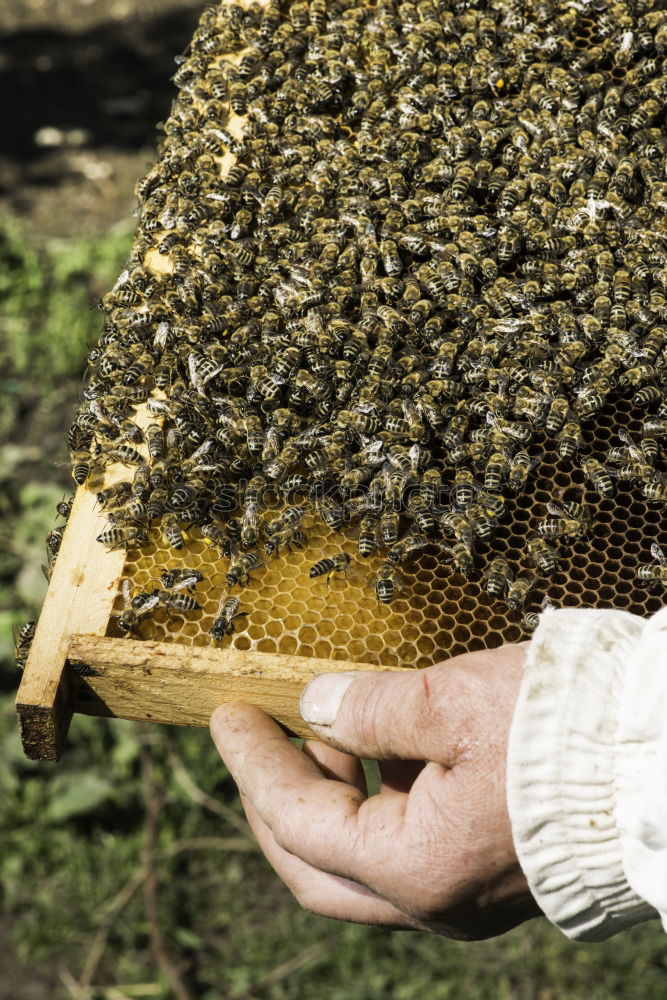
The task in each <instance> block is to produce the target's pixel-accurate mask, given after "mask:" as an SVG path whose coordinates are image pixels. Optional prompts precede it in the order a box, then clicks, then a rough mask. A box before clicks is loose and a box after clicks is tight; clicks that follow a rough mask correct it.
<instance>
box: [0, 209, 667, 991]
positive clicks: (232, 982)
mask: <svg viewBox="0 0 667 1000" xmlns="http://www.w3.org/2000/svg"><path fill="white" fill-rule="evenodd" d="M128 246H129V233H128V231H127V229H125V230H117V231H114V232H112V233H111V234H108V235H106V236H104V237H103V238H101V239H99V240H90V241H81V242H78V243H74V244H69V243H63V242H53V243H48V244H46V245H45V246H40V247H35V246H34V245H33V244H31V243H30V241H28V240H27V238H26V237H25V236H24V235H23V234H22V232H21V230H20V228H19V227H18V226H17V225H16V224H14V225H13V226H11V227H9V228H7V227H5V229H4V230H3V231H2V232H1V233H0V322H1V323H2V324H3V327H6V328H7V330H8V331H9V334H8V336H7V338H5V339H3V341H2V348H1V351H2V355H1V356H0V362H2V371H3V376H2V377H3V378H4V386H5V392H4V393H2V394H0V524H1V527H0V533H1V534H2V540H3V544H2V545H0V629H2V637H1V639H0V839H1V842H2V850H1V851H0V938H1V937H2V934H3V931H4V934H5V936H8V937H9V939H10V941H11V953H13V956H12V959H11V961H9V958H8V957H7V956H5V959H4V968H3V973H2V983H1V984H0V997H2V996H3V993H2V988H3V986H4V988H5V989H7V990H8V992H7V994H6V995H7V996H8V997H9V996H11V998H12V1000H28V997H31V998H34V997H35V996H36V994H35V993H34V992H29V991H30V990H31V989H33V987H34V984H33V987H31V986H30V985H29V983H30V980H31V978H32V977H34V975H35V974H37V973H38V974H39V976H40V977H41V980H43V983H44V992H43V993H42V994H41V996H43V997H44V998H48V1000H56V998H61V997H62V998H66V997H76V998H77V1000H81V997H85V998H87V1000H122V997H130V998H131V997H151V998H153V1000H171V998H172V997H173V996H174V995H175V994H174V992H173V987H172V986H170V984H169V977H168V974H167V972H166V971H165V970H166V966H165V965H164V963H163V962H162V963H161V962H160V961H158V960H157V958H156V948H155V944H154V940H153V943H151V939H152V933H151V932H153V937H154V932H155V924H156V921H157V926H158V928H159V934H160V937H161V946H162V950H163V952H164V953H165V954H167V955H168V956H169V959H170V961H171V963H172V966H173V967H175V968H176V970H177V973H178V975H179V977H180V978H181V980H182V981H183V982H184V983H185V985H186V988H187V989H188V991H189V993H190V995H191V997H192V1000H223V998H228V1000H250V998H253V997H255V998H257V1000H311V998H312V1000H384V998H387V997H392V998H394V1000H424V998H428V1000H459V998H465V1000H488V998H497V1000H610V998H614V1000H662V998H663V997H664V996H665V995H667V945H666V941H667V939H666V938H665V936H664V933H663V932H662V930H661V929H660V928H659V927H658V926H657V925H656V924H651V925H643V926H641V927H637V928H635V929H634V930H633V931H631V932H629V933H626V934H624V935H622V936H621V937H619V938H617V939H614V940H613V941H611V942H608V943H606V944H602V945H597V946H585V945H579V944H572V943H570V942H568V941H567V940H566V939H565V938H564V937H563V936H562V935H561V934H560V933H559V932H558V931H556V930H555V929H553V928H552V927H550V926H549V925H548V924H547V923H546V922H545V921H533V922H532V923H530V924H527V925H525V926H524V927H521V928H518V929H517V930H515V931H513V932H511V933H510V934H508V935H506V936H505V937H503V938H500V939H497V940H495V941H490V942H485V943H481V944H473V945H465V944H460V943H457V942H450V941H446V940H442V939H437V938H432V937H429V936H427V935H423V934H414V933H398V932H385V931H382V930H380V929H376V928H366V927H357V926H353V925H344V924H338V923H336V922H334V921H329V920H325V919H323V918H318V917H314V916H312V915H310V914H307V913H305V912H303V911H302V910H300V909H299V907H298V906H297V905H296V904H295V903H294V902H293V900H292V899H291V897H290V895H289V893H288V892H287V890H286V889H285V888H284V887H283V886H282V885H281V884H280V883H279V882H278V880H277V879H276V878H275V876H274V875H273V874H272V873H271V871H270V870H269V868H268V865H267V864H266V863H265V862H264V860H263V859H262V857H261V855H260V854H259V853H258V852H257V850H256V848H255V845H254V843H253V842H252V840H251V839H250V837H249V836H248V834H247V832H246V831H245V830H244V827H243V820H242V816H241V812H240V807H239V804H238V800H237V797H236V793H235V789H234V787H233V785H232V783H231V781H230V780H229V777H228V775H227V774H226V772H225V770H224V768H223V766H222V764H221V763H220V761H219V758H218V757H217V755H216V753H215V750H214V748H213V747H212V745H211V743H210V740H209V738H208V734H207V733H206V732H205V731H196V730H181V729H167V728H165V727H157V726H155V727H142V726H139V725H134V724H132V723H127V722H119V721H107V720H100V719H91V718H83V717H76V718H75V720H74V722H73V724H72V730H71V734H70V739H69V744H68V748H67V753H66V755H65V757H64V759H63V761H62V762H61V763H60V764H59V765H58V766H57V767H52V766H50V765H43V764H35V763H31V762H29V761H26V760H25V759H24V757H23V755H22V752H21V749H20V744H19V739H18V734H17V731H16V724H15V717H14V710H13V691H14V689H15V687H16V684H17V681H18V677H17V675H16V672H15V670H14V668H13V665H12V662H11V637H10V629H9V626H10V625H11V624H13V623H14V622H19V621H21V620H24V619H25V618H27V617H30V616H31V615H33V614H34V613H35V612H36V610H37V607H38V606H39V603H40V600H41V596H42V594H43V586H44V585H43V582H42V581H41V574H40V570H39V566H40V563H41V562H42V561H44V557H43V538H44V535H45V533H46V531H47V530H48V529H49V528H50V527H52V525H53V521H54V506H55V502H56V501H57V500H58V499H60V497H61V496H62V493H63V491H64V489H65V485H66V483H67V482H68V473H67V470H64V469H58V468H56V467H54V466H53V464H52V461H53V456H52V454H51V450H50V449H48V448H46V447H45V446H44V445H43V443H42V441H41V439H40V436H39V432H38V431H37V430H35V431H34V433H33V435H32V438H31V437H30V435H28V437H26V427H27V426H32V424H31V423H30V421H31V419H32V415H34V413H37V412H41V411H42V410H44V412H45V413H46V414H47V416H48V419H49V420H50V423H51V424H55V425H56V431H57V435H58V437H59V438H60V437H62V436H63V435H64V431H65V428H66V425H67V422H68V419H69V410H68V407H71V402H72V400H74V398H75V395H76V389H77V387H78V382H79V378H80V373H81V370H82V363H83V359H84V358H85V354H86V352H87V350H88V346H89V345H90V343H91V342H92V341H93V340H94V338H95V336H96V334H97V332H98V330H99V314H98V313H97V311H96V310H95V309H91V306H92V305H94V302H95V299H96V298H97V297H99V295H101V294H102V293H103V292H104V291H105V290H106V289H107V288H108V287H110V285H111V284H112V283H113V281H114V279H115V277H116V275H117V273H118V271H119V270H120V268H121V266H122V262H123V259H124V257H125V254H126V252H127V249H128ZM8 386H9V387H10V389H11V391H9V390H8V388H7V387H8ZM65 389H67V391H65ZM67 400H69V402H67ZM60 425H61V428H62V429H60ZM156 810H157V826H156V829H155V830H154V832H151V816H155V815H156ZM147 857H149V858H151V859H152V861H153V862H154V865H155V870H156V872H157V885H156V887H154V888H155V892H154V893H153V894H152V896H151V891H150V885H147V883H146V881H145V880H144V879H143V877H142V876H143V875H144V874H145V864H146V858H147ZM29 967H30V968H31V969H32V972H31V973H30V974H29V973H28V971H27V970H28V968H29ZM77 982H79V983H84V985H85V988H84V989H83V990H79V992H78V993H77V990H76V983H77ZM73 983H74V986H73V985H72V984H73ZM86 984H87V985H86ZM24 986H25V991H24ZM115 987H118V990H117V991H116V992H115V993H114V988H115Z"/></svg>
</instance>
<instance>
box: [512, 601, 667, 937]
mask: <svg viewBox="0 0 667 1000" xmlns="http://www.w3.org/2000/svg"><path fill="white" fill-rule="evenodd" d="M643 625H644V622H643V621H642V619H640V618H635V617H634V616H633V615H630V614H627V613H626V612H624V611H596V610H592V609H574V608H572V609H571V608H563V609H560V610H558V611H547V612H545V613H544V614H543V615H542V616H541V620H540V625H539V627H538V629H537V630H536V632H535V635H534V638H533V640H532V642H531V645H530V651H529V655H528V659H527V662H526V673H525V677H524V681H523V684H522V687H521V692H520V695H519V700H518V702H517V707H516V710H515V714H514V719H513V723H512V731H511V734H510V745H509V754H508V805H509V811H510V816H511V819H512V830H513V834H514V841H515V845H516V849H517V854H518V857H519V861H520V863H521V866H522V868H523V870H524V872H525V874H526V877H527V879H528V882H529V885H530V888H531V891H532V892H533V895H534V896H535V898H536V900H537V902H538V904H539V906H540V907H541V908H542V910H543V912H544V913H545V914H546V916H547V917H548V918H549V919H550V920H551V921H552V922H553V923H555V924H557V926H558V927H560V928H561V930H562V931H563V932H564V933H565V934H567V935H568V937H572V938H577V939H580V940H584V941H601V940H604V939H605V938H608V937H611V936H612V935H613V934H616V933H618V932H619V931H621V930H623V929H624V928H625V927H628V926H630V925H632V924H636V923H639V922H640V921H642V920H649V919H651V918H652V917H655V916H656V911H655V909H653V907H651V906H649V905H648V903H646V902H644V900H642V899H641V897H639V896H638V895H637V894H636V893H635V892H634V891H633V890H632V889H631V888H630V886H629V884H628V881H627V878H626V875H625V871H624V868H623V856H622V844H621V838H620V835H619V830H618V827H617V820H616V812H615V805H616V797H617V796H616V782H615V761H614V754H615V740H616V732H617V727H618V713H619V699H620V697H621V694H622V690H623V684H624V675H625V671H626V669H627V665H628V662H629V659H630V657H631V654H632V651H633V649H634V648H636V645H637V641H638V639H639V636H640V635H641V632H642V628H643Z"/></svg>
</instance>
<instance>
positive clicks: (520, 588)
mask: <svg viewBox="0 0 667 1000" xmlns="http://www.w3.org/2000/svg"><path fill="white" fill-rule="evenodd" d="M536 583H537V579H536V578H535V577H534V576H518V577H517V578H516V579H515V580H513V581H512V582H511V583H510V586H509V590H508V591H507V597H506V598H505V600H506V602H507V607H508V608H509V609H510V611H520V610H521V608H522V607H523V606H524V604H525V603H526V598H527V597H528V594H529V593H530V591H531V590H532V589H533V587H534V586H535V585H536Z"/></svg>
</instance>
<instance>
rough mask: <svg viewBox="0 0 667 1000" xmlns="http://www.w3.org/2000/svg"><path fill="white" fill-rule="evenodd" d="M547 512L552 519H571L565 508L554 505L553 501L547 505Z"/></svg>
mask: <svg viewBox="0 0 667 1000" xmlns="http://www.w3.org/2000/svg"><path fill="white" fill-rule="evenodd" d="M547 510H548V511H549V513H550V514H551V515H552V517H565V518H569V517H570V515H569V514H568V512H567V511H566V510H565V508H564V507H561V506H560V504H557V503H554V502H553V500H550V501H549V503H548V504H547Z"/></svg>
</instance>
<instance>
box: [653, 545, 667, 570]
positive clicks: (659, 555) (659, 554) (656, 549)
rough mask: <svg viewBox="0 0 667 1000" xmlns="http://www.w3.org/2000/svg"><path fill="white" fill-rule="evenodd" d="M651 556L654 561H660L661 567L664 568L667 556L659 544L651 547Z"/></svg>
mask: <svg viewBox="0 0 667 1000" xmlns="http://www.w3.org/2000/svg"><path fill="white" fill-rule="evenodd" d="M651 555H652V556H653V558H654V559H657V560H658V562H659V563H660V565H661V566H664V565H665V563H667V556H665V553H664V552H663V551H662V549H661V548H660V546H659V545H658V543H657V542H653V544H652V545H651Z"/></svg>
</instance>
